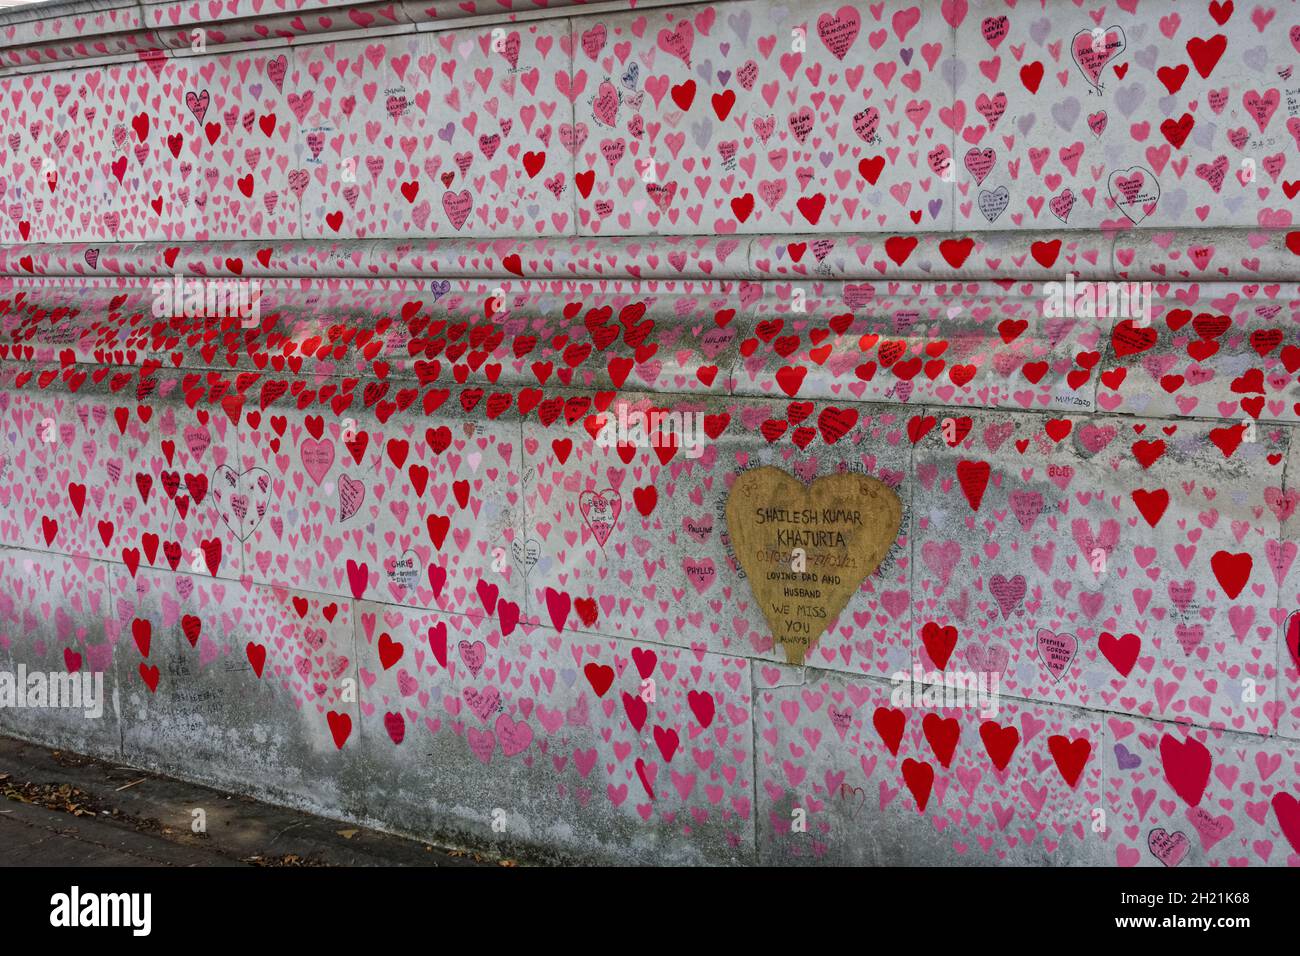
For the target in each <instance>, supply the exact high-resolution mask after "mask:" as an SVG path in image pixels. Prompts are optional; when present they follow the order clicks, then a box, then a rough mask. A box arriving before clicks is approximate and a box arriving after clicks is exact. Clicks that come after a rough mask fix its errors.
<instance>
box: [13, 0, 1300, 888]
mask: <svg viewBox="0 0 1300 956" xmlns="http://www.w3.org/2000/svg"><path fill="white" fill-rule="evenodd" d="M513 6H515V7H520V6H521V5H519V4H515V5H513ZM551 8H555V9H551ZM210 15H211V14H210V12H209V11H208V8H207V5H200V6H195V5H192V4H177V3H141V4H136V3H130V4H128V3H113V2H99V3H79V4H67V5H64V6H62V7H53V8H51V7H45V8H40V9H37V10H27V11H23V10H19V11H14V12H10V13H5V14H3V15H0V65H2V66H0V118H3V120H4V127H5V130H4V142H2V143H0V200H2V201H3V204H4V211H5V213H6V215H4V216H0V242H2V243H3V247H0V274H2V278H0V316H2V321H3V333H2V334H0V414H2V416H3V417H2V419H0V421H2V423H3V427H0V505H2V506H3V509H2V510H0V544H2V545H3V547H2V548H0V574H2V575H3V581H4V586H3V587H2V588H0V661H3V662H4V668H5V669H6V670H7V671H9V672H11V673H16V672H17V670H18V668H19V666H20V665H21V666H23V667H25V668H27V669H28V670H30V671H38V672H55V671H72V672H78V673H92V672H102V673H104V674H106V681H105V685H106V688H107V689H108V692H109V694H110V696H111V701H110V704H109V706H108V707H107V708H106V710H105V715H104V717H103V718H102V719H99V720H87V719H85V718H84V717H83V716H82V715H81V714H80V713H79V712H77V711H73V710H71V709H67V710H55V709H34V708H20V707H10V706H6V707H0V729H2V730H3V731H5V732H7V733H13V734H17V735H20V736H23V737H27V738H31V739H37V740H41V741H45V742H48V743H51V744H55V745H58V746H64V747H70V748H76V749H79V750H82V751H86V752H90V753H95V754H107V755H112V756H113V757H115V758H116V759H120V760H124V761H128V762H132V763H135V764H138V765H141V766H147V767H153V768H158V769H161V770H164V771H166V772H168V773H172V774H175V775H177V776H181V777H185V778H190V779H195V780H199V781H203V782H207V783H212V784H214V785H217V786H222V787H226V788H229V789H232V790H238V791H241V792H249V793H253V794H256V795H259V796H262V797H265V798H269V799H273V800H278V801H283V802H286V803H289V804H293V805H296V806H303V807H307V808H310V809H313V810H315V811H318V812H322V813H325V814H328V815H332V816H335V817H339V818H345V819H350V820H357V821H362V822H365V823H369V824H374V825H378V826H383V827H387V828H389V829H393V830H396V831H400V832H405V833H410V834H415V835H419V836H424V837H430V838H431V837H441V838H450V839H460V840H466V841H472V842H476V843H487V844H489V845H496V846H499V847H501V848H502V849H503V851H505V852H521V851H524V850H527V851H530V852H533V853H543V854H550V855H553V856H555V857H557V858H565V859H589V860H601V861H631V862H645V863H711V864H743V863H758V862H763V863H780V862H801V863H852V862H870V863H899V862H928V863H943V864H953V865H957V864H965V863H972V864H987V863H1001V862H1007V863H1034V864H1050V865H1098V866H1134V865H1145V866H1160V865H1164V866H1175V865H1192V864H1198V863H1204V864H1220V865H1229V864H1231V865H1242V864H1250V865H1274V866H1281V865H1293V866H1294V865H1300V802H1298V798H1300V784H1298V783H1297V773H1298V772H1300V647H1298V646H1297V638H1296V635H1297V634H1300V616H1297V617H1295V618H1293V617H1292V614H1293V612H1294V611H1295V610H1297V608H1298V607H1300V580H1298V579H1297V575H1300V569H1297V568H1296V552H1297V530H1296V520H1297V519H1296V517H1295V512H1296V502H1297V500H1298V497H1297V494H1298V493H1297V491H1296V489H1295V488H1294V487H1293V485H1294V482H1295V479H1294V475H1295V467H1294V466H1291V464H1290V462H1291V459H1292V457H1293V455H1294V454H1296V453H1297V452H1296V450H1295V447H1294V443H1293V441H1292V436H1293V430H1294V428H1295V423H1296V422H1297V420H1300V399H1298V398H1297V383H1296V375H1297V372H1298V371H1300V334H1297V329H1296V321H1297V317H1298V315H1300V285H1298V284H1297V280H1298V279H1300V273H1298V272H1297V269H1298V268H1300V229H1297V228H1296V227H1295V225H1294V223H1293V217H1294V212H1293V210H1294V207H1295V201H1296V196H1297V194H1300V155H1298V154H1300V76H1297V75H1296V74H1295V71H1296V68H1297V66H1298V65H1300V25H1297V24H1300V17H1298V16H1297V7H1296V5H1295V4H1293V3H1290V2H1261V3H1257V4H1252V5H1250V6H1249V8H1247V6H1246V5H1235V6H1234V5H1233V4H1231V3H1218V2H1214V3H1208V4H1207V3H1201V2H1199V0H1198V2H1197V3H1195V4H1190V3H1179V4H1174V3H1172V2H1168V0H1159V2H1155V0H1126V2H1123V3H1119V4H1115V5H1112V6H1106V7H1095V8H1090V7H1088V6H1087V5H1083V6H1080V5H1078V4H1073V3H1064V2H1057V0H1049V2H1047V3H1045V4H1039V5H1037V6H1033V5H1027V4H1023V3H1022V4H1017V5H1008V4H1006V3H1001V2H992V0H988V2H968V0H945V2H943V3H932V4H912V3H908V2H898V0H884V2H882V3H879V4H850V5H839V6H837V5H836V4H827V5H825V6H823V7H816V8H807V9H801V8H799V7H798V6H796V5H793V4H790V5H787V4H781V3H776V2H769V0H759V2H732V3H720V4H716V5H706V6H690V7H675V6H672V5H667V4H638V6H637V8H636V9H629V8H624V7H623V6H622V5H617V8H611V6H610V5H605V6H604V7H603V8H602V9H600V10H597V11H593V10H586V9H583V5H580V4H578V5H571V6H566V5H561V4H557V3H552V4H547V5H545V6H544V7H543V6H537V7H534V6H532V5H529V7H528V9H527V11H524V10H523V9H517V10H513V11H507V10H505V9H502V8H500V7H499V6H498V5H495V4H483V3H477V4H475V3H465V4H456V5H444V4H435V5H429V4H422V3H414V2H405V3H398V2H392V3H388V4H381V3H359V4H326V3H314V2H313V3H308V2H301V3H292V2H288V0H284V2H279V3H262V4H257V5H253V4H248V3H245V2H243V0H240V2H237V3H227V4H224V5H223V7H222V10H221V11H220V13H219V15H218V17H217V19H215V20H213V19H208V17H209V16H210ZM196 31H202V32H201V33H198V32H196ZM177 276H181V277H184V278H183V279H181V280H178V279H177V278H176V277H177ZM217 280H222V281H227V282H230V283H231V285H230V286H229V287H228V288H229V291H230V292H231V294H232V296H233V297H232V298H231V299H230V300H229V302H225V301H224V300H222V303H221V304H219V306H218V307H214V306H213V305H211V304H209V303H208V302H206V301H205V302H204V307H203V309H202V310H197V311H206V312H207V313H208V314H206V315H204V314H194V312H195V311H196V310H191V314H189V315H185V314H184V312H185V309H184V307H183V306H179V307H177V305H176V303H175V301H173V300H175V299H176V296H175V295H174V292H172V291H167V290H175V289H177V288H178V287H179V288H180V289H181V290H182V292H184V290H186V289H190V288H191V286H190V285H187V284H186V282H187V281H188V282H191V283H193V282H198V281H203V282H205V283H207V284H206V285H203V286H197V287H196V288H201V289H202V290H203V291H205V292H206V291H208V290H210V289H215V288H217V287H215V286H213V285H212V283H214V282H216V281H217ZM1089 281H1090V282H1095V283H1102V284H1103V285H1101V286H1100V287H1099V288H1101V289H1102V290H1103V291H1104V292H1105V293H1106V295H1104V296H1102V297H1101V300H1100V304H1101V305H1103V306H1104V308H1097V305H1098V299H1097V298H1096V297H1095V296H1094V295H1093V292H1092V291H1091V290H1090V289H1089V288H1087V287H1084V286H1083V283H1084V282H1089ZM1107 283H1108V284H1109V285H1107ZM1094 288H1096V287H1094ZM164 293H165V294H166V295H167V296H168V297H169V301H168V303H167V304H166V306H164V307H162V308H160V309H155V306H156V304H157V303H159V301H160V297H162V296H163V295H164ZM1121 293H1122V295H1121ZM239 295H243V296H244V298H243V299H240V298H239ZM184 298H185V296H184V295H182V296H181V299H184ZM254 298H255V308H254ZM221 306H224V307H221ZM240 306H243V309H242V312H241V311H240V308H239V307H240ZM214 308H216V309H217V310H218V311H221V312H222V313H223V314H219V315H213V314H211V313H212V311H214ZM655 411H660V412H668V413H672V414H674V415H678V416H681V417H680V418H679V419H677V420H679V421H681V422H687V421H690V422H691V423H692V424H693V423H696V422H698V424H699V427H698V428H694V429H693V430H692V431H690V432H689V433H683V440H682V441H677V442H674V443H668V442H653V441H650V440H648V439H647V437H646V436H645V435H644V433H629V432H627V431H626V430H624V431H620V432H619V433H618V435H617V437H615V438H613V439H610V437H609V435H610V434H611V433H607V432H605V431H604V429H606V428H612V427H614V426H615V424H616V423H617V422H619V421H620V416H621V419H622V420H623V421H626V420H627V417H628V415H629V414H631V415H632V416H633V417H635V416H636V415H637V414H648V413H651V412H655ZM688 435H689V442H688V441H686V437H687V436H688ZM687 444H689V447H686V445H687ZM761 466H776V467H778V468H780V469H782V470H783V471H785V472H787V473H790V474H793V475H796V476H798V477H799V478H800V479H802V480H803V481H805V482H811V481H813V480H814V479H816V478H817V477H821V476H826V475H831V474H837V473H841V472H848V473H858V474H864V475H869V476H871V477H873V478H875V479H878V480H879V481H881V482H883V483H884V484H885V485H887V486H888V487H889V488H890V489H893V491H894V492H896V493H897V495H898V498H899V500H900V502H901V505H902V520H901V526H900V529H899V532H898V535H897V540H896V541H894V542H893V544H892V547H890V548H889V550H888V554H887V555H886V556H885V558H884V560H883V563H881V565H880V567H879V569H878V570H877V571H876V572H875V573H873V574H871V575H870V576H869V577H868V578H867V579H866V581H865V582H864V583H863V584H862V586H861V587H859V588H857V589H856V590H855V591H854V592H853V594H852V596H851V598H850V599H849V601H848V604H847V606H846V607H845V608H844V610H843V612H842V613H840V614H839V615H838V618H836V619H835V620H834V621H833V622H831V623H830V624H829V626H828V627H827V628H826V630H825V633H823V634H822V635H821V636H820V637H819V638H818V640H817V641H816V642H815V643H814V644H813V646H812V647H811V648H809V649H808V651H807V655H806V658H805V660H804V662H803V665H802V666H792V665H791V664H790V663H788V658H787V654H786V650H785V649H784V648H783V647H782V646H781V644H780V643H778V642H775V641H774V640H773V634H772V632H771V631H770V629H769V624H768V617H767V616H766V615H765V614H764V612H763V609H762V608H761V607H760V606H759V604H758V603H757V601H756V599H755V597H754V594H753V592H752V590H751V588H750V584H749V582H748V581H747V580H746V579H745V578H744V576H743V574H742V572H741V569H740V567H739V564H738V562H737V559H736V555H735V552H734V549H733V546H732V542H731V541H730V540H729V537H728V535H727V534H726V527H727V521H726V502H727V498H728V493H729V490H730V488H731V486H732V483H733V482H734V481H735V480H736V477H737V476H738V475H739V474H741V473H742V472H745V471H748V470H751V469H754V468H757V467H761ZM899 674H904V675H907V677H908V678H911V677H912V676H913V675H915V677H916V681H917V683H916V687H915V688H913V686H912V684H911V682H910V681H908V682H906V683H904V682H901V681H899V680H898V679H897V678H896V675H899ZM0 690H2V688H0ZM913 690H915V694H914V696H912V693H913Z"/></svg>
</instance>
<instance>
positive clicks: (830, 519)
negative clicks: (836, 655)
mask: <svg viewBox="0 0 1300 956" xmlns="http://www.w3.org/2000/svg"><path fill="white" fill-rule="evenodd" d="M902 522H903V503H902V502H901V501H899V499H898V495H897V494H895V493H894V491H893V489H891V488H890V487H889V486H888V485H886V484H885V483H884V482H881V481H878V480H876V479H875V478H871V477H869V476H867V475H856V474H845V475H827V476H826V477H824V478H818V479H817V480H816V481H814V482H813V483H812V485H811V486H809V485H805V484H804V483H803V482H802V481H800V480H799V479H798V478H795V477H794V476H793V475H790V474H788V473H786V472H784V471H782V470H781V469H780V468H773V467H770V466H769V467H764V468H755V469H754V470H752V471H746V472H742V473H741V474H740V475H739V476H738V477H737V478H736V481H735V483H734V484H733V485H732V486H731V494H730V495H729V496H728V497H727V531H728V533H729V534H730V536H731V547H732V550H733V551H734V552H735V554H736V559H737V560H738V561H739V562H740V567H741V570H743V571H744V572H745V577H747V578H749V586H750V588H752V589H753V592H754V598H755V600H757V601H758V603H759V606H760V607H761V608H762V609H763V616H764V617H766V618H767V625H768V627H769V628H770V629H771V631H772V637H773V639H774V640H775V641H776V642H777V643H778V644H781V645H783V646H784V647H785V658H786V661H787V662H788V663H791V664H802V663H803V659H804V655H805V654H807V653H808V650H809V648H811V647H812V645H813V644H814V642H816V640H817V639H818V638H819V637H821V636H822V633H823V632H824V631H825V630H826V628H827V627H828V626H829V625H830V623H831V622H832V621H834V620H835V619H836V618H837V617H838V616H839V613H840V612H841V611H843V610H844V607H845V605H847V604H848V603H849V599H850V598H852V597H853V595H854V594H855V593H856V592H857V590H858V588H859V587H860V586H861V585H862V582H863V581H864V580H866V577H867V575H868V574H871V573H872V572H874V571H875V570H876V568H878V567H880V563H881V562H882V561H884V560H885V555H887V554H889V549H890V548H891V547H893V545H894V542H895V541H897V540H898V529H899V527H900V526H901V525H902ZM799 548H802V549H803V552H804V554H803V561H804V564H803V570H802V571H799V570H795V569H796V567H798V566H799V563H798V560H797V559H798V555H797V554H796V549H799Z"/></svg>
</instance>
